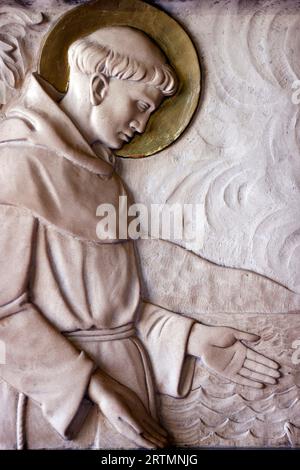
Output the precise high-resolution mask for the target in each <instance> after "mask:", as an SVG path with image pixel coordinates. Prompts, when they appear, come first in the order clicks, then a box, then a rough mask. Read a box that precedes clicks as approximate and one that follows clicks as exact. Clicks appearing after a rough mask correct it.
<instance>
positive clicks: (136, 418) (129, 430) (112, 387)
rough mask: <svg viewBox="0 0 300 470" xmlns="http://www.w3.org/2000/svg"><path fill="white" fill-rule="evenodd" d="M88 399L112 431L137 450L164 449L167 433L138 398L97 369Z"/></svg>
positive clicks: (90, 385) (91, 382)
mask: <svg viewBox="0 0 300 470" xmlns="http://www.w3.org/2000/svg"><path fill="white" fill-rule="evenodd" d="M88 395H89V397H90V399H91V400H92V401H93V402H94V403H95V404H96V405H98V406H99V408H100V410H101V412H102V413H103V415H104V416H105V417H106V418H107V419H108V421H109V422H110V423H111V424H112V425H113V426H114V427H115V429H116V430H117V431H118V432H119V433H120V434H122V435H123V436H125V437H127V438H128V439H129V440H131V441H132V442H134V443H135V444H137V445H138V446H140V447H145V448H147V449H155V448H156V447H161V448H162V447H165V446H166V445H167V443H168V438H167V432H166V431H165V430H164V429H163V428H162V427H161V426H160V425H159V424H158V423H157V422H156V421H155V420H154V419H153V418H152V417H151V416H150V415H149V413H148V412H147V410H146V409H145V407H144V405H143V403H142V402H141V400H140V399H139V397H138V396H137V395H136V394H135V393H134V392H133V391H132V390H130V389H129V388H128V387H125V386H124V385H122V384H120V383H119V382H117V381H116V380H114V379H113V378H112V377H110V376H109V375H107V374H106V373H105V372H102V371H100V369H98V370H96V372H95V373H94V374H93V376H92V378H91V381H90V384H89V388H88Z"/></svg>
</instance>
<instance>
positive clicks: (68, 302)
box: [0, 26, 280, 448]
mask: <svg viewBox="0 0 300 470" xmlns="http://www.w3.org/2000/svg"><path fill="white" fill-rule="evenodd" d="M68 61H69V68H70V78H69V85H68V90H67V92H66V93H65V94H64V95H63V96H62V95H61V94H59V93H58V92H56V90H55V89H53V87H51V86H50V85H49V84H48V83H47V82H46V81H45V80H42V79H41V77H40V76H39V75H38V74H33V75H32V76H31V77H30V79H29V80H28V83H27V84H26V87H25V88H24V91H23V94H22V96H21V98H20V99H19V100H18V102H17V103H16V104H15V105H14V106H13V107H11V108H10V110H9V112H8V113H7V115H6V119H5V120H4V121H3V123H2V124H1V130H0V132H1V134H0V135H1V142H0V167H1V171H0V203H1V205H0V218H1V231H0V286H1V288H0V339H1V341H2V342H3V343H4V344H5V346H6V360H5V363H3V364H1V365H0V379H1V380H0V407H1V409H0V423H1V424H0V447H1V448H15V447H16V446H17V438H18V439H19V441H20V442H21V444H20V445H22V442H23V443H24V442H27V446H28V447H30V448H37V447H47V446H49V447H51V446H55V447H84V446H97V444H95V443H96V442H97V439H96V437H97V436H99V435H102V436H104V437H105V435H107V436H108V435H109V433H110V432H111V433H112V435H114V436H118V435H119V436H120V442H121V443H122V445H123V446H126V445H128V446H136V447H145V448H155V447H164V446H166V445H168V443H169V442H170V438H169V436H168V434H167V431H166V430H165V429H163V427H162V426H161V424H160V423H159V415H158V409H157V404H156V393H162V394H167V395H170V396H172V397H178V398H180V397H185V396H187V395H188V394H189V392H190V390H191V389H192V388H193V375H194V370H195V365H196V362H197V361H199V360H201V361H202V363H203V364H204V366H206V367H208V368H209V369H210V370H212V371H214V372H215V373H217V374H221V375H222V376H223V377H225V378H227V379H230V380H232V381H234V382H236V383H238V384H241V385H244V386H249V387H255V388H261V387H263V386H265V385H267V384H274V383H275V382H276V381H277V379H278V377H279V375H280V374H279V371H278V367H279V366H278V364H277V363H276V362H274V361H273V360H272V359H269V358H266V357H264V356H262V355H261V354H259V353H257V352H255V348H254V349H253V347H249V346H250V345H251V342H255V341H257V340H258V337H257V336H256V335H254V334H252V333H247V332H242V331H238V330H235V329H232V328H227V327H219V326H207V325H204V324H201V323H199V322H197V321H195V320H194V319H192V318H189V317H187V316H183V315H180V314H177V313H174V312H171V311H168V310H165V309H163V308H160V307H158V306H155V305H150V304H149V303H145V302H143V299H142V298H141V291H140V278H139V274H138V270H137V260H136V255H135V249H134V241H133V240H130V239H127V240H126V239H125V240H124V239H122V240H118V239H117V240H116V239H115V240H114V239H112V238H110V237H107V239H105V240H100V239H99V237H97V234H96V226H97V222H98V221H99V218H97V216H96V209H97V207H98V206H99V205H100V204H103V203H109V204H113V205H114V206H115V207H116V208H117V207H118V201H119V196H122V195H123V196H125V195H126V194H127V192H126V189H125V187H124V185H123V183H122V181H121V179H120V177H119V176H118V175H117V174H116V172H115V170H114V167H113V160H114V159H113V154H112V151H113V150H114V149H119V148H121V147H122V145H124V143H127V142H129V141H130V140H131V139H132V137H133V136H134V135H135V133H142V132H143V131H144V130H145V126H146V124H147V121H148V119H149V117H150V115H151V114H152V113H153V112H154V111H155V110H156V109H157V108H158V107H159V105H160V104H161V102H162V101H163V100H164V99H168V97H170V96H172V95H173V94H174V93H175V92H176V86H177V85H176V84H177V80H176V75H175V72H174V70H173V69H172V67H171V66H170V65H169V64H168V61H167V58H166V57H165V56H164V54H163V53H162V51H161V50H160V49H159V48H158V46H157V45H156V44H155V43H154V42H153V41H152V40H151V39H150V38H149V37H148V36H147V35H146V34H144V33H143V32H141V31H139V30H137V29H134V28H130V27H126V26H113V27H104V28H101V29H99V30H97V31H96V32H93V33H92V34H89V35H87V36H85V37H82V38H80V39H78V40H77V41H75V42H74V43H73V44H72V45H71V46H70V48H69V51H68ZM249 342H250V343H249ZM25 401H26V406H24V404H25ZM22 413H23V415H24V413H25V418H24V416H23V415H22ZM20 415H21V416H20ZM101 417H102V421H101V419H100V418H101ZM103 417H105V418H103ZM20 420H21V421H20ZM99 423H102V424H101V425H100V424H99ZM103 423H106V425H105V426H104V427H103ZM18 433H19V435H18ZM101 433H102V434H101ZM105 433H107V434H105ZM114 433H115V434H114ZM118 433H119V434H118ZM20 434H21V436H20ZM16 436H17V437H16ZM108 445H109V442H108Z"/></svg>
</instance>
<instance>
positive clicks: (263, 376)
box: [188, 323, 280, 388]
mask: <svg viewBox="0 0 300 470" xmlns="http://www.w3.org/2000/svg"><path fill="white" fill-rule="evenodd" d="M258 340H259V336H257V335H254V334H252V333H246V332H244V331H239V330H236V329H234V328H228V327H223V326H222V327H219V326H207V325H202V324H201V323H195V324H194V325H193V327H192V330H191V334H190V337H189V343H188V354H190V355H193V356H197V357H200V358H201V359H202V361H203V363H204V365H205V366H206V367H207V368H209V369H212V370H213V371H214V372H217V373H218V374H220V375H221V376H223V377H225V378H227V379H230V380H232V381H233V382H236V383H238V384H240V385H247V386H249V387H254V388H263V387H264V385H265V384H276V383H277V379H279V377H280V372H279V371H278V369H279V365H278V364H277V362H275V361H273V360H272V359H268V358H267V357H265V356H263V355H262V354H260V353H257V352H255V351H253V350H252V349H250V348H248V347H247V346H246V345H245V344H243V343H242V342H241V341H249V342H255V341H258Z"/></svg>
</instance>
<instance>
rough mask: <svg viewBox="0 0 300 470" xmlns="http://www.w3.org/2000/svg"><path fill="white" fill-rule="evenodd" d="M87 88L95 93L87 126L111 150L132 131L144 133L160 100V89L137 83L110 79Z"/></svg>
mask: <svg viewBox="0 0 300 470" xmlns="http://www.w3.org/2000/svg"><path fill="white" fill-rule="evenodd" d="M91 87H92V90H93V91H92V93H94V95H97V94H98V96H99V102H97V100H96V102H95V103H94V106H93V107H92V112H91V125H92V126H93V130H94V134H95V135H96V136H97V139H99V140H100V141H101V142H102V143H103V144H104V145H106V146H107V147H109V148H111V149H119V148H121V147H122V146H123V145H124V144H125V143H128V142H129V141H130V140H131V139H132V138H133V136H134V134H135V133H136V132H138V133H142V132H144V130H145V127H146V124H147V122H148V120H149V118H150V116H151V114H152V113H153V112H154V111H155V110H156V109H157V108H158V106H159V105H160V103H161V101H162V99H163V94H162V93H161V91H160V90H158V89H157V88H155V87H153V86H149V85H145V84H143V83H141V82H134V81H129V80H118V79H110V80H109V81H108V82H107V83H105V84H103V83H102V84H101V86H99V83H98V85H97V83H96V84H95V85H94V86H93V85H91ZM97 88H98V90H97ZM94 101H95V100H94Z"/></svg>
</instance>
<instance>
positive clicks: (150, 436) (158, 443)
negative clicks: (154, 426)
mask: <svg viewBox="0 0 300 470" xmlns="http://www.w3.org/2000/svg"><path fill="white" fill-rule="evenodd" d="M142 436H144V437H145V439H147V440H148V441H149V442H152V443H153V444H154V445H155V447H160V448H161V449H162V448H163V447H165V446H166V445H167V441H166V440H164V442H163V441H161V440H160V439H156V438H155V437H154V436H153V434H148V433H147V432H143V434H142Z"/></svg>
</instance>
